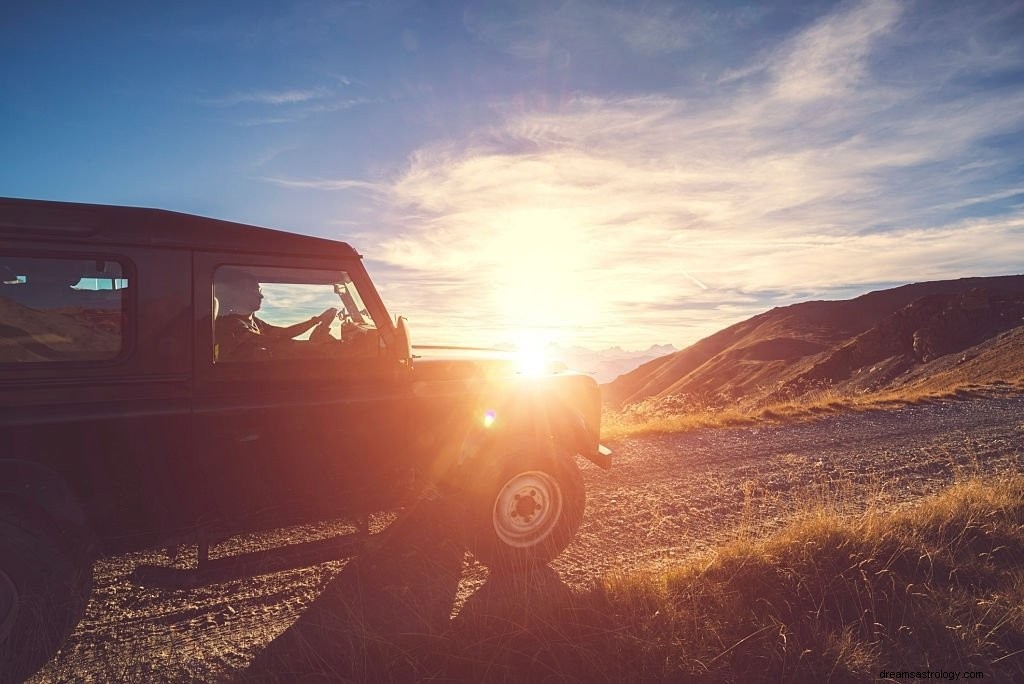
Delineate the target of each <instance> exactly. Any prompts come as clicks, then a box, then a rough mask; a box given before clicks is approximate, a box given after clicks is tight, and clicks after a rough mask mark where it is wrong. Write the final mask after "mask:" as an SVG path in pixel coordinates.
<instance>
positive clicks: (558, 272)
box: [0, 0, 1024, 349]
mask: <svg viewBox="0 0 1024 684" xmlns="http://www.w3.org/2000/svg"><path fill="white" fill-rule="evenodd" d="M0 159H3V160H4V163H3V164H0V195H3V196H9V197H30V198H40V199H54V200H66V201H77V202H93V203H102V204H125V205H134V206H147V207H158V208H163V209H171V210H174V211H182V212H188V213H197V214H202V215H206V216H213V217H216V218H223V219H229V220H234V221H242V222H246V223H253V224H257V225H264V226H270V227H275V228H281V229H284V230H289V231H292V232H297V233H304V234H310V235H318V236H325V237H330V238H334V239H339V240H345V241H347V242H349V243H351V244H352V245H353V246H355V247H356V248H357V249H358V250H359V251H360V253H362V254H363V255H364V256H365V262H366V266H367V268H368V270H369V271H370V274H371V276H372V277H373V278H374V281H375V282H376V283H377V287H378V289H379V291H380V293H381V296H382V297H383V299H384V301H385V304H386V305H387V307H388V309H389V311H390V313H391V314H392V315H396V314H401V315H405V316H407V317H408V319H409V322H410V326H411V330H412V333H413V337H414V342H419V343H424V344H426V343H435V344H436V343H445V344H465V345H491V344H502V343H509V342H515V341H516V339H517V338H519V337H521V336H523V335H526V336H533V337H535V338H536V337H539V338H541V339H544V340H545V341H551V342H557V343H559V344H563V345H568V344H579V345H583V346H587V347H590V348H595V349H600V348H604V347H609V346H612V345H618V346H621V347H624V348H630V349H642V348H645V347H647V346H649V345H651V344H660V343H672V344H675V345H676V346H677V347H684V346H686V345H688V344H691V343H693V342H695V341H696V340H698V339H700V338H702V337H704V336H706V335H709V334H711V333H713V332H715V331H717V330H719V329H721V328H723V327H725V326H727V325H730V324H732V323H736V322H738V321H740V320H743V319H746V318H748V317H750V316H752V315H755V314H757V313H760V312H761V311H764V310H766V309H769V308H772V307H775V306H783V305H787V304H791V303H794V302H798V301H804V300H807V299H844V298H848V297H852V296H856V295H858V294H862V293H864V292H868V291H870V290H875V289H881V288H886V287H892V286H895V285H899V284H903V283H907V282H916V281H923V280H936V279H945V278H958V277H965V276H985V275H1002V274H1011V273H1022V272H1024V2H1020V1H1018V2H985V1H984V0H978V1H972V2H943V1H941V0H927V1H920V2H898V1H895V0H866V1H854V2H838V3H834V2H813V1H812V2H805V3H796V2H777V3H770V2H759V3H744V2H718V1H716V2H711V1H708V2H659V1H649V2H636V3H629V2H603V1H600V0H595V1H593V2H577V1H571V0H570V1H564V2H560V1H558V0H547V1H542V2H524V1H516V2H477V1H474V2H430V3H417V2H404V1H398V0H383V1H381V2H327V1H320V0H310V1H306V2H292V3H283V2H260V1H257V0H246V1H244V2H231V1H223V2H215V3H209V2H187V1H182V2H175V3H163V2H147V1H141V0H140V1H136V2H122V3H116V2H102V1H98V2H94V3H76V2H60V3H58V2H46V1H45V0H41V1H40V2H31V3H16V4H13V5H11V6H10V7H6V8H5V10H4V19H3V21H2V22H0Z"/></svg>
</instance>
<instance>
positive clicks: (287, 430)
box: [0, 199, 610, 679]
mask: <svg viewBox="0 0 1024 684" xmlns="http://www.w3.org/2000/svg"><path fill="white" fill-rule="evenodd" d="M414 351H416V352H417V354H414V353H413V352H414ZM433 353H434V354H435V355H438V354H439V352H437V350H435V351H434V352H433ZM453 354H455V353H454V352H453ZM440 356H441V358H432V359H427V358H421V357H420V352H419V351H418V350H417V349H416V348H413V347H411V345H410V342H409V335H408V332H407V328H406V323H405V320H404V319H402V318H398V319H397V321H393V320H392V318H391V317H390V315H389V314H388V311H387V309H386V308H385V306H384V303H383V302H382V301H381V299H380V297H379V296H378V293H377V290H376V289H375V288H374V285H373V283H372V282H371V281H370V278H369V276H368V275H367V272H366V269H365V268H364V266H363V263H362V261H361V257H360V255H359V254H358V253H357V252H356V251H355V250H354V249H353V248H352V247H350V246H349V245H347V244H344V243H341V242H336V241H332V240H327V239H321V238H316V237H308V236H301V235H294V234H289V233H286V232H281V231H277V230H270V229H266V228H259V227H254V226H248V225H242V224H237V223H231V222H227V221H220V220H214V219H209V218H203V217H198V216H192V215H186V214H180V213H174V212H169V211H162V210H154V209H140V208H129V207H112V206H99V205H86V204H69V203H57V202H43V201H35V200H18V199H0V672H2V673H3V674H4V675H6V677H7V678H15V679H18V678H21V677H23V676H27V675H28V674H29V673H31V672H32V671H34V670H35V669H36V668H38V667H39V666H40V665H41V664H42V663H43V662H45V660H47V659H48V658H49V657H50V655H51V654H52V653H53V651H54V650H55V649H56V648H57V647H58V646H59V644H60V643H61V642H62V640H63V639H64V638H65V637H66V635H67V634H68V633H69V631H70V630H71V629H72V628H73V627H74V625H75V624H76V622H77V621H78V620H79V618H80V615H81V611H82V608H83V605H84V602H85V599H86V597H87V596H88V592H89V589H90V584H91V568H92V561H93V559H94V558H95V557H96V555H97V554H111V553H118V552H124V551H128V550H133V549H141V548H150V547H160V546H166V545H170V544H181V543H183V542H185V541H188V540H191V541H192V543H196V544H197V547H196V548H197V549H198V556H199V559H198V560H199V561H200V563H201V562H202V561H203V560H204V559H206V558H208V555H207V554H208V549H209V545H210V544H211V543H216V542H217V540H218V539H222V538H225V537H227V536H229V535H233V534H237V533H243V532H251V531H256V530H261V529H271V528H279V527H283V526H286V525H292V524H300V523H304V522H310V521H319V520H329V519H336V518H342V517H350V516H354V517H355V518H356V519H365V518H364V517H363V516H365V515H367V514H368V513H370V512H374V511H380V510H389V509H395V508H396V507H400V506H402V505H405V504H406V503H407V502H408V501H409V497H410V496H411V495H414V494H415V493H417V492H420V493H422V492H428V491H429V492H430V493H431V496H437V495H438V494H440V495H447V496H452V497H455V500H456V501H458V502H459V503H458V505H459V506H462V507H463V510H464V513H463V515H462V516H461V518H462V519H463V520H464V526H465V528H466V529H465V538H466V540H467V542H468V545H469V548H470V549H471V550H472V551H473V552H474V553H475V555H476V556H477V557H478V558H479V559H480V560H481V561H483V562H485V563H487V564H489V565H491V566H492V567H493V566H503V567H506V568H516V567H522V566H527V565H531V564H537V563H545V562H547V561H548V560H550V559H552V558H553V557H554V556H555V555H557V554H558V553H559V552H560V551H561V550H562V549H563V548H564V547H565V546H566V545H567V544H568V543H569V541H570V540H571V539H572V537H573V536H574V534H575V533H576V530H577V528H578V526H579V525H580V521H581V518H582V515H583V509H584V490H583V483H582V478H581V474H580V470H579V466H578V465H577V462H576V459H575V457H577V456H580V457H583V458H585V459H589V460H591V461H593V462H594V463H596V464H597V465H599V466H601V467H605V468H606V467H608V466H609V465H610V455H609V452H608V450H607V449H605V448H604V447H602V446H600V445H599V443H598V428H599V421H600V399H599V394H598V388H597V385H596V383H595V382H594V380H593V379H592V378H591V377H589V376H586V375H580V374H575V373H569V372H551V373H548V374H545V375H541V376H536V377H533V376H527V375H524V374H521V373H517V372H516V369H515V367H514V363H512V362H510V361H509V360H508V359H492V358H484V357H483V356H480V355H478V357H477V358H471V359H466V358H455V356H454V355H451V357H450V358H445V357H444V354H443V353H440ZM3 678H4V677H0V679H3Z"/></svg>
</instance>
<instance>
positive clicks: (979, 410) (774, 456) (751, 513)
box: [30, 396, 1024, 682]
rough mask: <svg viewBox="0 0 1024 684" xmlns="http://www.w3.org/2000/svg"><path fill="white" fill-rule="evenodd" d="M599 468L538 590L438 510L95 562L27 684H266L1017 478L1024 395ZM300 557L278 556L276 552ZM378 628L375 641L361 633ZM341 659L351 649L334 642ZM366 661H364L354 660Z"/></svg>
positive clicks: (691, 442)
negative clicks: (201, 571) (366, 643)
mask: <svg viewBox="0 0 1024 684" xmlns="http://www.w3.org/2000/svg"><path fill="white" fill-rule="evenodd" d="M611 446H612V448H613V449H614V451H615V465H614V467H613V469H612V470H610V471H607V472H606V471H602V470H600V469H598V468H596V467H594V466H591V465H590V464H584V466H583V470H584V478H585V480H586V484H587V494H588V501H587V514H586V519H585V521H584V524H583V528H582V529H581V531H580V533H579V535H578V537H577V539H576V541H575V542H574V543H573V544H572V545H571V546H570V547H569V548H568V549H567V550H566V551H565V552H564V553H563V554H562V555H561V556H560V557H559V558H558V559H557V560H556V561H555V562H554V563H552V572H550V573H547V574H544V575H542V576H541V578H542V579H540V580H537V581H540V582H542V583H544V584H545V585H546V586H545V588H544V590H543V591H542V590H541V588H539V587H536V586H522V585H519V586H516V585H515V582H512V583H511V585H509V583H508V582H506V581H505V580H503V579H501V578H493V577H492V578H489V577H488V573H487V570H486V569H485V568H483V567H482V566H480V565H479V564H478V563H476V562H475V561H474V560H473V559H472V557H471V556H469V555H468V554H465V553H464V552H463V551H462V549H461V547H460V546H459V545H458V543H457V542H456V541H455V540H454V539H453V538H452V535H451V533H450V530H451V528H452V527H453V525H452V523H451V520H450V519H447V518H446V516H447V515H449V513H447V512H446V511H445V510H444V507H443V506H442V505H441V504H437V503H425V504H424V505H423V507H422V508H421V509H418V510H414V511H412V512H408V513H406V514H403V515H402V516H400V517H399V518H398V519H397V520H396V519H395V517H394V516H380V517H378V518H376V519H375V520H374V530H375V532H376V533H375V534H374V535H373V536H372V537H371V541H370V542H369V543H368V545H367V546H366V547H365V549H364V550H363V551H362V552H360V553H358V554H355V555H354V554H353V548H354V547H353V546H352V545H350V544H346V543H343V542H342V541H339V540H338V539H337V535H339V534H344V533H348V532H351V531H352V528H350V527H346V525H345V524H343V523H329V524H328V523H325V524H322V525H318V526H310V527H303V528H295V529H290V530H282V531H277V532H275V533H273V534H263V535H252V536H247V537H239V538H235V539H232V540H230V541H228V542H225V543H223V544H221V545H219V546H217V547H216V548H215V550H214V553H213V554H212V557H213V558H214V559H215V562H214V564H213V565H214V568H213V569H212V570H211V571H210V572H208V573H206V574H205V575H202V576H199V575H196V573H193V572H189V571H188V570H187V568H189V567H190V566H191V564H193V563H194V558H195V551H194V549H192V550H191V553H189V552H188V550H186V552H185V553H184V554H183V556H182V557H181V558H179V559H178V560H177V561H176V562H173V563H172V562H171V561H170V560H169V559H168V558H167V556H165V555H164V554H163V552H162V551H161V550H153V551H149V552H143V553H134V554H127V555H123V556H117V557H110V558H104V559H101V560H100V561H98V562H97V563H96V566H95V569H94V571H95V575H96V580H95V586H94V591H93V596H92V599H91V601H90V603H89V606H88V608H87V612H86V616H85V619H84V620H83V621H82V623H81V624H80V625H79V627H78V629H77V630H76V631H75V633H74V634H73V635H72V637H71V638H70V640H69V641H68V642H67V643H66V644H65V646H64V648H63V649H62V650H61V652H60V653H58V654H57V656H56V657H55V658H54V659H53V660H52V661H51V662H50V663H49V664H47V665H46V666H45V667H44V668H43V669H42V670H41V671H40V672H39V673H38V674H37V675H36V676H35V677H33V678H32V680H30V681H32V682H48V681H60V682H64V681H75V682H108V681H118V682H120V681H133V682H134V681H147V682H150V681H170V682H179V681H231V680H237V681H268V680H275V679H277V678H285V679H287V678H289V677H290V676H291V675H290V674H289V672H290V670H289V665H288V663H289V662H290V661H293V660H294V661H297V662H299V661H301V662H303V663H306V664H308V663H310V662H311V660H314V661H315V659H316V657H317V655H316V654H317V653H318V652H322V651H318V650H317V649H333V648H338V647H339V643H338V642H339V639H342V640H343V639H344V637H345V635H351V634H353V633H355V632H353V631H352V630H348V631H345V629H343V628H339V624H345V623H346V621H348V622H352V621H356V620H358V621H360V624H361V625H364V623H366V622H374V621H375V622H377V623H379V624H384V623H386V624H387V626H388V628H389V629H391V630H392V631H394V633H395V634H399V633H405V634H407V633H410V632H420V633H430V634H443V633H444V631H445V630H446V629H448V628H449V625H450V624H453V623H457V622H458V619H459V613H460V612H461V611H467V610H471V609H473V608H474V607H475V606H477V605H479V604H480V603H481V602H482V601H483V600H484V598H483V597H487V596H490V595H493V594H494V593H495V590H496V587H497V586H498V585H502V586H504V587H505V589H506V592H507V591H508V586H512V589H511V591H513V592H514V593H515V592H518V593H517V594H516V596H515V597H514V598H513V600H514V601H516V602H517V603H519V604H520V605H523V604H525V603H528V600H527V599H528V598H529V597H530V596H533V597H537V596H544V595H546V594H545V592H546V591H547V590H550V589H551V588H552V587H553V588H554V590H556V591H568V590H572V589H574V588H582V587H586V586H588V585H589V584H590V583H591V582H592V581H593V580H594V579H596V578H599V577H602V576H604V575H607V574H609V573H616V572H630V571H634V570H637V569H642V568H650V569H655V570H656V569H658V568H660V567H664V566H666V565H669V564H672V563H675V562H678V561H679V560H681V559H685V558H687V557H691V556H693V555H694V554H707V553H709V552H712V550H713V548H714V547H715V546H716V545H719V544H721V543H723V542H726V541H728V540H730V539H735V538H737V537H742V536H747V537H752V536H759V535H763V534H766V533H768V532H770V531H771V530H772V529H774V528H777V527H778V526H779V525H781V524H784V522H785V520H786V519H788V518H790V517H792V516H793V515H799V514H800V512H802V511H806V510H808V509H809V508H811V507H813V506H816V505H822V504H825V505H829V506H837V507H841V508H842V509H843V510H846V511H849V512H850V513H852V514H856V513H857V512H858V511H862V510H864V509H865V508H867V507H870V506H886V507H888V506H894V505H903V504H904V503H910V502H912V501H913V500H914V499H916V498H918V497H920V496H922V495H924V494H927V493H930V492H934V491H936V490H938V489H941V488H942V487H943V486H944V485H946V484H948V483H950V482H953V481H955V480H957V479H958V478H963V477H966V476H970V475H973V474H978V473H986V474H991V473H999V472H1006V471H1011V470H1020V469H1021V468H1022V466H1024V397H1019V396H1002V397H995V398H991V397H990V398H977V399H969V400H960V401H950V402H943V403H935V404H926V405H920V406H907V407H902V408H894V409H890V410H887V411H879V412H871V413H862V414H846V415H838V416H831V417H827V418H820V419H817V420H814V421H811V422H803V423H797V424H790V425H764V426H759V427H747V428H730V429H702V430H699V431H696V432H691V433H686V434H679V435H664V436H655V437H646V438H635V439H629V440H624V441H622V442H619V443H616V444H612V445H611ZM286 543H291V544H295V543H300V546H298V547H296V548H292V549H290V550H288V551H281V550H280V549H279V548H278V547H280V546H281V545H282V544H286ZM378 626H379V625H378ZM349 646H351V644H349ZM361 652H362V653H364V654H365V650H364V651H361Z"/></svg>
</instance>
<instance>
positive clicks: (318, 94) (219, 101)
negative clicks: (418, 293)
mask: <svg viewBox="0 0 1024 684" xmlns="http://www.w3.org/2000/svg"><path fill="white" fill-rule="evenodd" d="M330 95H331V91H330V90H328V89H327V88H307V89H286V90H251V91H247V92H233V93H228V94H226V95H221V96H218V97H211V98H206V99H204V100H203V103H204V104H208V105H212V106H215V107H232V106H235V105H241V104H263V105H290V104H296V103H300V102H309V101H310V100H320V99H323V98H325V97H329V96H330Z"/></svg>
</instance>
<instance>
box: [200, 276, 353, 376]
mask: <svg viewBox="0 0 1024 684" xmlns="http://www.w3.org/2000/svg"><path fill="white" fill-rule="evenodd" d="M214 292H215V294H216V301H217V302H218V306H217V311H215V315H216V320H215V323H214V349H215V350H216V352H215V354H216V358H217V360H219V361H225V360H227V361H232V360H239V359H254V358H261V357H263V358H266V357H269V356H271V355H272V352H273V350H275V349H276V348H280V345H281V344H282V343H285V342H287V341H290V340H292V339H293V338H295V337H297V336H299V335H301V334H303V333H304V332H306V331H307V330H309V329H310V328H312V327H314V326H316V330H314V331H313V332H312V334H311V335H310V337H309V339H310V341H312V342H320V341H325V340H328V339H334V338H333V337H332V336H331V334H330V328H331V322H332V321H333V320H334V317H335V315H336V314H337V312H338V310H337V309H333V308H331V309H325V310H324V312H323V313H321V314H320V315H319V316H313V317H311V318H310V319H309V320H307V321H302V322H301V323H296V324H294V325H290V326H288V327H281V326H277V325H271V324H270V323H267V322H266V321H264V320H262V319H260V318H258V317H257V316H256V312H257V311H259V309H260V306H261V304H262V301H263V293H262V292H261V291H260V284H259V281H257V280H256V278H255V277H253V276H252V274H250V273H247V272H245V271H241V270H237V269H222V270H221V271H219V272H218V274H217V283H216V288H215V290H214Z"/></svg>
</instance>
